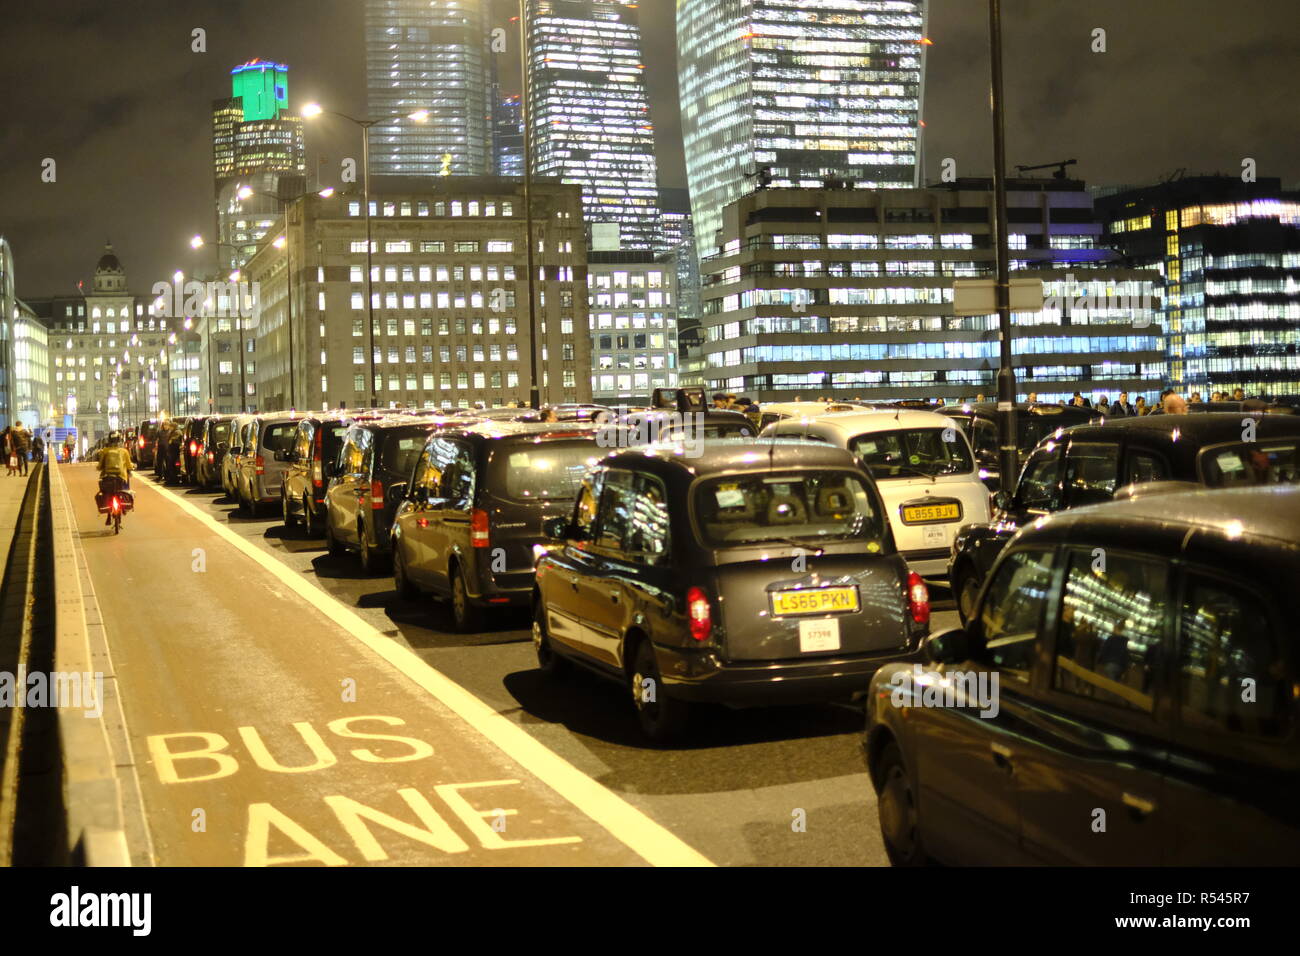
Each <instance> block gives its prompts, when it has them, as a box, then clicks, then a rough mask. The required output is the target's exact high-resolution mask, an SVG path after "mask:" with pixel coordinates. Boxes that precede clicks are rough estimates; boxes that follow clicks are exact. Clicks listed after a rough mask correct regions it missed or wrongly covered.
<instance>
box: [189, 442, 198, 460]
mask: <svg viewBox="0 0 1300 956" xmlns="http://www.w3.org/2000/svg"><path fill="white" fill-rule="evenodd" d="M198 453H199V444H198V442H190V457H191V458H193V457H194V456H195V455H197V454H198Z"/></svg>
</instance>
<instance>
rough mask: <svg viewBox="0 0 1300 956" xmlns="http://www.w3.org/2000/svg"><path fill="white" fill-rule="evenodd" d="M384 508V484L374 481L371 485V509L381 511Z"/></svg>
mask: <svg viewBox="0 0 1300 956" xmlns="http://www.w3.org/2000/svg"><path fill="white" fill-rule="evenodd" d="M383 507H384V483H383V482H382V481H372V482H371V483H370V508H371V510H372V511H379V510H380V509H381V508H383Z"/></svg>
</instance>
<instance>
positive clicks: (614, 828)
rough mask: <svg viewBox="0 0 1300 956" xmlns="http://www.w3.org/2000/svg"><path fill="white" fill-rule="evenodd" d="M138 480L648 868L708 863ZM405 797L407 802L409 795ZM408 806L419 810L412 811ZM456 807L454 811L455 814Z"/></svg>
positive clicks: (283, 568)
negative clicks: (258, 569) (570, 805)
mask: <svg viewBox="0 0 1300 956" xmlns="http://www.w3.org/2000/svg"><path fill="white" fill-rule="evenodd" d="M139 483H140V484H143V485H144V486H145V487H147V488H150V489H152V490H153V491H154V492H155V493H157V494H158V495H159V496H160V497H163V498H166V499H170V500H171V501H172V502H173V503H174V504H176V505H177V507H179V508H180V509H181V510H182V511H183V512H185V513H186V514H188V515H189V516H190V517H192V518H194V519H195V520H196V521H198V522H200V523H201V524H203V525H204V526H206V527H207V528H209V529H210V530H211V531H213V532H215V533H216V534H217V535H219V536H220V537H222V538H223V539H225V540H226V541H227V542H228V543H230V544H231V545H233V546H234V547H235V548H236V549H237V550H238V551H240V552H241V553H242V554H244V555H245V556H246V557H248V558H251V559H252V560H253V561H255V562H256V563H257V564H258V565H260V566H261V567H262V568H263V569H264V570H266V571H267V572H268V573H270V574H272V575H274V576H275V578H276V580H278V581H280V582H281V583H283V584H284V585H285V586H286V587H288V588H289V589H290V590H292V591H293V592H294V593H295V594H297V595H298V596H299V597H300V598H302V599H303V600H305V601H307V602H309V603H310V604H311V605H312V606H313V607H314V608H316V609H317V610H318V611H320V612H321V613H322V614H324V615H325V616H326V617H327V618H329V619H330V620H331V621H332V622H334V623H335V624H337V625H338V626H339V627H340V628H342V629H343V631H344V632H345V633H346V634H347V635H348V636H349V637H351V638H352V639H353V640H355V641H356V642H358V643H359V644H361V645H362V646H363V647H364V648H366V649H368V650H369V651H370V652H371V653H373V654H375V655H376V656H378V657H379V658H381V659H382V660H383V661H385V662H386V663H388V664H389V665H390V666H392V667H394V668H396V669H397V670H398V671H399V672H400V673H401V674H402V675H403V676H405V677H406V678H407V679H409V680H411V681H412V682H414V683H415V684H416V685H417V686H418V687H420V688H421V689H422V690H424V691H425V692H426V693H428V694H429V695H431V696H432V697H433V698H434V699H435V700H437V701H438V702H439V703H441V704H442V705H443V706H445V707H446V708H447V709H448V710H450V711H451V712H452V713H454V714H455V715H456V716H457V717H459V718H460V719H461V720H462V721H464V722H465V723H466V724H468V725H469V726H470V727H472V728H473V729H474V730H476V731H477V732H478V733H479V734H480V735H482V736H483V737H484V738H486V739H487V741H488V742H489V743H491V744H492V745H493V746H494V747H496V748H497V749H498V750H499V751H501V752H502V753H503V754H505V755H506V756H507V757H509V758H510V759H511V760H513V761H514V762H515V763H516V764H518V765H519V766H521V767H523V768H524V769H525V770H527V771H528V772H529V773H531V774H532V775H533V776H534V777H536V778H537V779H538V780H540V781H541V782H542V783H544V784H546V786H548V787H550V788H551V789H552V790H553V791H555V792H556V793H557V794H559V795H560V796H561V797H563V798H564V799H565V800H567V801H568V802H569V803H570V804H572V805H573V806H574V807H575V808H577V809H578V810H579V811H581V812H582V813H583V814H584V815H586V816H587V817H588V818H590V819H591V820H592V821H594V822H595V823H597V824H598V825H599V826H600V827H602V828H603V829H604V830H605V831H607V832H608V833H609V834H610V835H611V836H613V837H614V838H615V839H616V840H618V841H619V842H621V843H622V844H624V845H625V846H627V847H628V848H629V849H630V850H632V851H633V852H634V853H636V854H637V855H638V856H640V857H641V858H642V859H643V860H645V861H646V862H647V863H649V864H651V865H653V866H712V865H713V864H712V863H711V862H710V861H709V859H708V858H707V857H705V856H704V855H703V854H702V853H700V852H699V851H698V850H696V849H694V848H693V847H691V846H690V845H688V844H687V843H685V842H684V841H683V840H681V839H680V838H679V837H677V836H676V834H674V833H673V832H672V831H671V830H669V829H667V828H666V827H664V826H663V825H661V824H659V823H657V822H655V821H654V820H652V819H651V818H650V817H649V816H647V815H646V814H645V813H643V812H642V811H641V810H638V809H637V808H636V807H634V806H632V805H631V804H630V803H628V802H627V801H626V800H624V799H623V798H622V797H620V796H618V795H617V794H616V793H614V792H613V791H612V790H610V789H609V788H608V787H606V786H604V785H603V784H601V783H599V782H597V781H596V780H593V779H592V778H591V777H589V776H588V775H587V774H585V773H583V772H582V771H581V770H579V769H578V768H577V767H575V766H573V764H571V763H569V762H568V761H567V760H565V759H564V758H563V757H560V756H559V755H558V754H556V753H554V752H553V751H552V750H550V749H549V748H548V747H546V746H545V745H544V744H542V743H541V742H540V741H538V740H536V739H535V738H533V737H532V736H531V735H530V734H528V732H527V731H525V730H523V729H522V728H521V727H519V726H517V725H515V724H513V723H511V722H510V721H509V720H508V719H506V718H505V717H503V716H502V715H501V714H499V713H497V712H496V711H495V710H493V709H492V707H490V706H489V705H488V704H486V703H484V702H483V701H481V700H480V699H479V698H477V697H475V696H474V695H473V694H472V693H470V692H469V691H468V690H466V689H465V688H464V687H461V686H460V685H459V684H457V683H456V682H455V681H453V680H451V679H450V678H448V677H447V676H446V675H445V674H443V673H442V672H441V671H439V670H437V669H436V668H434V667H432V666H430V665H429V664H428V663H426V662H425V661H424V660H422V659H421V658H420V657H419V656H418V655H417V654H416V653H415V652H414V651H412V650H410V649H409V648H407V647H405V646H403V645H402V644H400V643H398V642H397V641H394V640H392V639H390V638H388V637H385V636H384V635H383V634H382V633H381V632H380V631H379V630H378V629H376V628H375V627H373V626H372V625H370V624H369V623H367V622H366V621H365V620H364V619H363V618H362V617H361V616H360V615H358V614H357V613H355V612H354V611H353V610H352V609H351V608H349V607H347V606H346V605H344V604H343V603H342V602H341V601H339V600H337V599H336V598H334V597H333V596H331V595H329V594H327V593H326V592H325V591H323V590H321V589H320V588H318V587H316V586H315V585H313V584H311V583H309V582H308V581H306V580H305V579H304V578H303V577H301V576H300V575H299V574H298V573H297V572H295V571H293V570H292V569H291V568H289V567H288V566H287V565H285V564H284V563H282V562H281V561H280V560H278V559H277V558H276V557H275V556H274V555H272V554H270V553H268V552H265V551H263V550H262V549H261V548H259V547H257V546H256V545H254V544H252V543H250V542H248V541H246V540H245V539H244V538H243V537H241V536H240V535H239V534H237V533H235V532H234V531H232V530H231V529H230V528H229V527H227V526H226V525H224V524H222V523H221V522H219V521H217V520H216V519H215V518H213V517H212V516H211V515H209V514H207V513H206V512H204V511H203V510H202V509H200V508H199V507H198V506H196V505H194V504H193V503H191V502H189V501H186V500H185V499H184V498H182V497H181V496H180V495H177V494H176V493H175V492H172V491H170V490H169V489H167V488H163V487H160V486H158V485H156V484H154V483H153V482H149V481H142V482H139ZM393 719H396V718H393ZM151 747H152V744H151ZM484 785H486V784H484ZM451 786H457V785H451ZM435 789H438V788H435ZM340 799H342V798H340ZM404 799H408V800H409V798H406V797H404ZM444 800H445V796H444ZM447 802H449V801H447ZM449 803H450V802H449ZM332 809H335V810H336V813H337V812H338V810H337V808H333V807H332ZM412 809H413V810H414V809H416V808H415V807H414V806H413V807H412ZM422 810H423V807H421V808H419V810H418V811H417V813H419V812H420V811H422ZM455 810H456V808H455V807H454V806H453V812H455ZM475 812H476V813H477V812H478V811H475ZM251 822H253V821H250V823H251ZM399 822H400V821H399ZM260 825H261V824H260V823H259V826H260ZM426 835H427V831H426ZM250 836H251V834H250Z"/></svg>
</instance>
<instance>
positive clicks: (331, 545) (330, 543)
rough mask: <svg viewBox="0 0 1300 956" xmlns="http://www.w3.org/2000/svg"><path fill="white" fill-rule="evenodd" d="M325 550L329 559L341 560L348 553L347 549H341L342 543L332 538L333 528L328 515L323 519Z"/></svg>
mask: <svg viewBox="0 0 1300 956" xmlns="http://www.w3.org/2000/svg"><path fill="white" fill-rule="evenodd" d="M325 549H326V550H327V551H329V554H330V557H331V558H341V557H343V556H344V555H346V554H347V553H348V549H347V548H345V547H343V542H341V541H340V540H339V539H338V538H336V537H334V527H333V525H331V524H330V519H329V516H328V515H326V517H325Z"/></svg>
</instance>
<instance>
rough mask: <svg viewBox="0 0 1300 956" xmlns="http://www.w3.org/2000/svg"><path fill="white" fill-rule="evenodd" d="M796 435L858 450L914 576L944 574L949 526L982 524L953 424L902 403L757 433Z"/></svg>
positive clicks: (972, 476) (965, 452) (984, 495)
mask: <svg viewBox="0 0 1300 956" xmlns="http://www.w3.org/2000/svg"><path fill="white" fill-rule="evenodd" d="M775 436H780V437H782V438H803V439H806V440H808V441H824V442H828V443H830V444H832V445H836V446H838V447H840V448H847V449H848V450H849V451H851V452H853V453H854V454H856V455H858V456H859V457H860V458H861V459H862V460H863V462H864V463H865V464H866V466H867V468H868V469H870V471H871V474H872V476H873V477H874V478H875V479H876V485H877V487H879V489H880V496H881V497H882V498H883V499H884V500H885V507H886V509H887V510H888V512H889V522H890V525H891V526H892V527H893V529H894V542H895V544H896V545H897V547H898V550H899V551H901V552H902V553H903V557H904V558H906V559H907V563H908V565H910V566H911V568H912V570H913V571H915V572H916V573H917V574H919V575H921V576H922V577H930V578H936V577H944V576H946V575H947V573H948V557H949V552H950V551H951V549H952V541H953V538H954V536H955V535H956V534H957V529H958V528H960V527H961V526H962V525H965V524H980V523H983V524H987V523H988V521H989V492H988V489H987V488H986V487H985V486H984V482H982V481H981V480H980V477H979V471H978V470H977V468H976V467H975V456H974V455H973V454H972V453H971V447H970V442H969V441H968V440H967V438H966V435H965V433H964V432H963V431H962V430H961V426H960V425H959V424H958V423H957V422H956V421H954V420H953V419H951V418H948V417H946V416H944V415H936V414H935V413H934V412H921V411H911V410H907V409H878V410H872V411H848V412H830V413H825V414H820V415H814V416H809V417H806V418H793V417H792V418H786V419H783V420H781V421H778V422H775V423H774V424H771V425H768V426H767V427H766V428H764V429H763V431H762V433H761V434H760V436H759V439H758V440H759V441H761V440H762V439H763V438H772V437H775Z"/></svg>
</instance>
